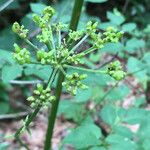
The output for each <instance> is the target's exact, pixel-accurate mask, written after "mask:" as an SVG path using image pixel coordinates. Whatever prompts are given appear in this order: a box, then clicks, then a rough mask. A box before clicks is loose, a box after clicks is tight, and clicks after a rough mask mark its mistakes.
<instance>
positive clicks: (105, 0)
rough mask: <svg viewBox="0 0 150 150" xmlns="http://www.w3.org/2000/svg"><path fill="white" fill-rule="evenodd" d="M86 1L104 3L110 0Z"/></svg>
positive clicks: (88, 0)
mask: <svg viewBox="0 0 150 150" xmlns="http://www.w3.org/2000/svg"><path fill="white" fill-rule="evenodd" d="M85 1H86V2H91V3H104V2H107V1H108V0H85Z"/></svg>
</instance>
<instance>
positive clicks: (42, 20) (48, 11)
mask: <svg viewBox="0 0 150 150" xmlns="http://www.w3.org/2000/svg"><path fill="white" fill-rule="evenodd" d="M54 13H55V10H54V9H53V8H52V7H51V6H48V7H46V8H45V9H44V10H43V13H42V16H39V15H37V14H34V15H33V21H34V22H35V23H36V24H37V25H38V26H39V27H40V28H41V29H45V28H46V27H47V24H48V22H49V21H50V19H51V18H52V16H53V15H54Z"/></svg>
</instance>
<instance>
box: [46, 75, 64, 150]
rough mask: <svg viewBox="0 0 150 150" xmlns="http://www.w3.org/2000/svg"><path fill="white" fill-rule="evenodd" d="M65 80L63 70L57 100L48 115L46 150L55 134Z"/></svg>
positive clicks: (57, 90)
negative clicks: (54, 129)
mask: <svg viewBox="0 0 150 150" xmlns="http://www.w3.org/2000/svg"><path fill="white" fill-rule="evenodd" d="M63 80H64V75H63V74H62V72H59V77H58V81H57V87H56V100H55V101H54V102H53V105H52V108H51V113H50V114H49V117H48V128H47V133H46V140H45V145H44V150H49V149H50V148H51V145H52V141H51V139H52V136H53V128H54V124H55V120H56V115H57V110H58V105H59V100H60V96H61V91H62V82H63Z"/></svg>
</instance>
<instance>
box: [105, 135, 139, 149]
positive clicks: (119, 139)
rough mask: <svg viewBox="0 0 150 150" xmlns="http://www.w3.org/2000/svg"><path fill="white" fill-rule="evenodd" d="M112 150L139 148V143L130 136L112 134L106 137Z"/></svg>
mask: <svg viewBox="0 0 150 150" xmlns="http://www.w3.org/2000/svg"><path fill="white" fill-rule="evenodd" d="M106 142H107V144H109V145H110V146H109V148H110V150H127V149H128V150H137V145H136V143H135V142H134V141H132V140H131V139H129V138H126V137H123V136H121V135H118V134H110V135H109V136H108V137H107V138H106Z"/></svg>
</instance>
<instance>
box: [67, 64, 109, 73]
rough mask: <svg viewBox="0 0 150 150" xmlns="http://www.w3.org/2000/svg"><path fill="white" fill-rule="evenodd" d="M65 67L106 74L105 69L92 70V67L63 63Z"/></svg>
mask: <svg viewBox="0 0 150 150" xmlns="http://www.w3.org/2000/svg"><path fill="white" fill-rule="evenodd" d="M64 67H65V68H72V69H76V70H81V71H85V72H91V73H101V74H106V73H107V71H106V70H93V69H86V68H81V67H75V66H70V65H64Z"/></svg>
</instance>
